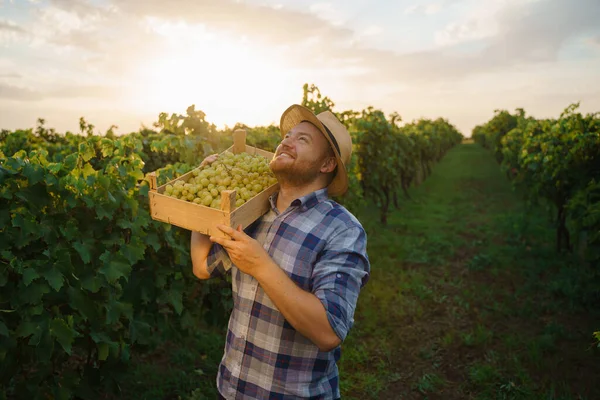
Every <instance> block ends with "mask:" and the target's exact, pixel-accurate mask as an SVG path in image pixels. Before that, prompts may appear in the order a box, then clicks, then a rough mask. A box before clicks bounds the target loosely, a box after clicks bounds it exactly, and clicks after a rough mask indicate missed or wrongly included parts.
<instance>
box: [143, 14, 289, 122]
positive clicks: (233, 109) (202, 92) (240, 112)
mask: <svg viewBox="0 0 600 400" xmlns="http://www.w3.org/2000/svg"><path fill="white" fill-rule="evenodd" d="M153 28H154V30H155V31H156V32H159V33H160V34H161V36H162V37H163V38H164V42H163V43H162V45H161V51H160V52H157V54H156V56H155V57H154V58H153V59H150V60H144V63H143V64H142V65H141V66H140V67H139V69H138V71H137V76H136V77H135V78H134V79H135V82H136V84H135V85H134V86H136V91H137V93H143V95H142V96H140V97H137V98H136V99H135V100H134V101H135V104H136V107H138V109H140V110H143V111H148V110H152V111H154V112H159V111H166V112H183V111H184V110H185V109H186V108H187V107H188V106H189V105H191V104H195V105H196V109H201V110H203V111H204V112H206V113H207V119H208V120H209V121H211V122H214V123H216V124H217V125H222V124H225V123H227V124H233V123H235V122H233V121H244V122H252V121H256V116H255V115H253V114H255V113H256V112H257V111H259V110H261V111H262V110H264V109H269V108H274V107H279V108H280V107H281V106H280V104H281V103H282V99H286V98H289V96H286V94H284V93H280V92H281V88H282V87H289V84H290V74H289V73H288V72H286V70H285V69H284V68H283V66H282V65H281V64H280V63H278V62H275V61H274V57H272V56H271V55H270V54H269V52H268V51H267V49H266V48H262V47H261V46H259V45H256V44H251V43H249V42H248V41H247V40H246V39H245V38H244V37H239V36H238V37H233V36H231V35H223V34H221V35H219V36H217V35H214V34H212V33H209V32H206V30H205V29H204V28H203V27H201V26H199V27H191V26H187V25H185V24H177V25H173V24H167V23H158V22H154V23H153ZM296 97H297V94H296ZM275 118H276V116H275V115H273V119H275Z"/></svg>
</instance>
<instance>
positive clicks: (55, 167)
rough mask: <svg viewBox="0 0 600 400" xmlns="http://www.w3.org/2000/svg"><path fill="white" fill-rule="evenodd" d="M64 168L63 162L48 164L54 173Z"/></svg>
mask: <svg viewBox="0 0 600 400" xmlns="http://www.w3.org/2000/svg"><path fill="white" fill-rule="evenodd" d="M61 168H62V163H50V164H48V170H49V171H50V172H52V173H53V174H56V173H58V172H59V171H60V169H61Z"/></svg>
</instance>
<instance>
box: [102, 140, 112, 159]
mask: <svg viewBox="0 0 600 400" xmlns="http://www.w3.org/2000/svg"><path fill="white" fill-rule="evenodd" d="M100 148H101V151H102V156H103V157H108V156H110V155H112V152H113V150H114V145H113V142H112V140H110V139H106V138H104V139H102V141H101V144H100Z"/></svg>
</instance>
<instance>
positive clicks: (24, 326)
mask: <svg viewBox="0 0 600 400" xmlns="http://www.w3.org/2000/svg"><path fill="white" fill-rule="evenodd" d="M36 328H37V324H34V323H33V322H32V321H29V320H23V321H21V323H20V324H19V326H18V327H17V330H16V331H15V335H16V336H17V337H19V338H25V337H27V336H30V335H33V333H34V332H35V330H36Z"/></svg>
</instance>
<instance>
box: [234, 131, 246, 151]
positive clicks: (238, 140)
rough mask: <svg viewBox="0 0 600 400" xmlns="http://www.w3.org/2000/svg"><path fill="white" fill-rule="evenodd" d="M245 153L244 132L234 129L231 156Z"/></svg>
mask: <svg viewBox="0 0 600 400" xmlns="http://www.w3.org/2000/svg"><path fill="white" fill-rule="evenodd" d="M244 151H246V130H244V129H236V130H235V131H234V132H233V154H240V153H243V152H244Z"/></svg>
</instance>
